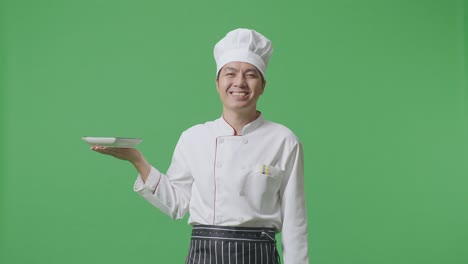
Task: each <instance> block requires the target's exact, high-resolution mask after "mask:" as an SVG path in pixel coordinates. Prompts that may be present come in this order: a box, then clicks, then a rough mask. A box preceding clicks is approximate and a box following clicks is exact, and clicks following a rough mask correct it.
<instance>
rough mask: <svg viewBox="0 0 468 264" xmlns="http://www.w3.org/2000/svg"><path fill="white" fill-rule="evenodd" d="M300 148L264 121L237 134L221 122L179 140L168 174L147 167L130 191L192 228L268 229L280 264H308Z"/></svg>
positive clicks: (285, 133) (288, 134) (279, 127)
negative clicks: (277, 244) (278, 241)
mask: <svg viewBox="0 0 468 264" xmlns="http://www.w3.org/2000/svg"><path fill="white" fill-rule="evenodd" d="M303 167H304V165H303V152H302V145H301V143H300V142H299V140H298V139H297V137H296V136H295V135H294V134H293V133H292V132H291V131H290V130H289V129H288V128H286V127H284V126H282V125H280V124H276V123H273V122H270V121H266V120H264V119H263V116H262V115H260V116H259V117H258V118H257V119H256V120H254V121H253V122H251V123H249V124H247V125H246V126H244V128H243V129H242V133H241V136H234V129H233V128H232V127H231V126H230V125H229V124H228V123H227V122H226V121H225V120H224V119H223V118H222V117H221V118H219V119H217V120H215V121H212V122H207V123H205V124H200V125H196V126H194V127H192V128H190V129H188V130H186V131H185V132H183V134H182V135H181V137H180V139H179V141H178V143H177V146H176V148H175V151H174V156H173V159H172V163H171V165H170V167H169V169H168V171H167V173H166V174H162V173H161V172H159V171H158V170H157V169H156V168H154V167H152V169H151V172H150V175H149V177H148V178H147V180H146V182H145V183H144V182H143V180H142V179H141V176H140V175H139V176H138V178H137V180H136V182H135V185H134V190H135V191H136V192H138V193H139V194H140V195H141V196H143V197H144V198H145V199H147V200H148V201H149V202H150V203H151V204H153V205H154V206H155V207H157V208H159V209H160V210H161V211H163V212H164V213H165V214H167V215H169V216H170V217H171V218H173V219H180V218H182V217H184V215H185V214H186V213H187V211H189V214H190V217H189V221H188V222H189V224H191V225H197V224H201V225H218V226H246V227H247V226H248V227H273V228H275V229H276V230H277V232H280V231H281V232H282V246H283V260H284V263H285V264H306V263H309V257H308V239H307V220H306V206H305V197H304V170H303Z"/></svg>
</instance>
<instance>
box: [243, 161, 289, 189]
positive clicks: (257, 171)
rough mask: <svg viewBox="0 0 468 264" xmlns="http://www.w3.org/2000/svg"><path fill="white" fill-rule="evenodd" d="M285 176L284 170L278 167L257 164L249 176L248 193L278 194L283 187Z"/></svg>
mask: <svg viewBox="0 0 468 264" xmlns="http://www.w3.org/2000/svg"><path fill="white" fill-rule="evenodd" d="M283 176H284V171H283V170H281V169H280V168H278V167H274V166H270V165H266V164H257V165H255V166H254V167H253V168H252V171H251V173H250V175H249V177H248V178H247V182H246V183H247V184H246V189H247V193H249V194H250V195H253V196H255V194H257V195H265V194H276V193H277V192H278V191H279V189H280V187H281V181H282V179H283Z"/></svg>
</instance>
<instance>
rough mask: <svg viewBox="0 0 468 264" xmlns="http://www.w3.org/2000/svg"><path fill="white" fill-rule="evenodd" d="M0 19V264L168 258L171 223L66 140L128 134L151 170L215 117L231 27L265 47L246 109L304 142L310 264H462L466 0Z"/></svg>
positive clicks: (56, 9)
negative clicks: (256, 97) (216, 51)
mask: <svg viewBox="0 0 468 264" xmlns="http://www.w3.org/2000/svg"><path fill="white" fill-rule="evenodd" d="M0 22H1V23H0V29H1V33H0V59H1V60H0V67H1V71H0V85H1V94H0V96H1V99H0V103H1V106H0V110H1V116H0V117H1V118H2V120H1V124H0V125H1V132H2V136H1V144H2V147H1V154H2V158H1V179H0V195H1V196H0V197H1V204H0V205H1V208H0V228H1V229H0V243H1V244H0V263H5V264H10V263H11V264H17V263H18V264H19V263H21V264H22V263H48V264H49V263H50V264H53V263H67V264H68V263H69V264H72V263H170V264H172V263H183V261H184V258H185V255H186V252H187V248H188V243H189V236H190V227H189V226H188V225H187V219H184V220H181V221H172V220H170V219H169V218H168V217H167V216H165V215H163V214H162V213H161V212H159V211H158V210H157V209H155V208H153V207H152V206H151V205H150V204H149V203H147V202H146V201H144V200H143V199H142V198H141V197H139V196H138V195H137V194H136V193H134V192H133V190H132V188H133V182H134V180H135V178H136V175H137V174H136V171H135V170H134V169H133V167H132V166H131V165H130V164H128V163H126V162H123V161H118V160H115V159H112V158H110V157H106V156H102V155H99V154H97V153H95V152H91V151H90V150H89V147H88V146H87V144H85V143H84V142H82V141H81V139H80V137H82V136H128V137H143V138H144V142H143V143H142V144H141V145H140V147H139V149H140V150H141V151H142V152H143V153H145V155H146V156H147V158H148V160H150V161H151V163H152V164H153V165H154V166H156V167H158V168H160V169H161V170H163V171H165V170H166V169H167V167H168V166H169V163H170V160H171V156H172V151H173V148H174V146H175V144H176V141H177V139H178V137H179V135H180V134H181V132H182V131H183V130H185V129H186V128H188V127H190V126H192V125H194V124H197V123H202V122H205V121H207V120H213V119H216V118H218V117H219V116H220V114H221V104H220V102H219V99H218V97H217V94H216V91H215V85H214V78H215V63H214V60H213V56H212V49H213V46H214V44H215V43H216V41H217V40H219V39H220V38H221V37H223V36H224V35H225V34H226V33H227V32H228V31H230V30H232V29H234V28H237V27H247V28H254V29H256V30H258V31H259V32H261V33H263V34H265V35H266V36H268V37H269V38H270V39H271V40H272V41H273V45H274V47H275V52H274V54H273V57H272V59H271V63H270V68H269V70H268V73H267V80H268V84H267V88H266V91H265V94H264V95H263V97H262V98H261V101H260V103H259V109H260V110H261V111H262V112H263V113H264V116H265V118H266V119H269V120H273V121H276V122H279V123H282V124H285V125H286V126H288V127H290V128H291V129H292V130H293V131H294V132H295V133H296V134H297V135H298V137H299V138H300V139H301V141H302V142H303V144H304V148H305V162H306V179H305V181H306V186H305V188H306V192H307V207H308V222H309V229H310V233H309V239H310V255H311V263H320V264H338V263H340V264H341V263H359V264H367V263H369V264H371V263H372V264H375V263H379V264H387V263H388V264H406V263H407V264H415V263H421V264H422V263H424V264H435V263H443V264H447V263H450V264H452V263H453V264H465V263H468V250H467V248H468V226H467V223H468V192H467V186H468V179H467V178H468V177H467V176H468V152H467V147H468V140H467V136H468V120H467V118H468V97H467V96H468V93H467V92H468V85H467V83H468V81H467V77H468V70H467V69H468V67H467V65H468V49H467V45H468V31H467V30H468V4H467V3H466V1H462V0H424V1H423V0H413V1H408V0H392V1H390V0H387V1H379V0H377V1H376V0H354V1H351V0H348V1H346V0H342V1H325V0H315V1H314V0H312V1H297V0H292V1H266V0H256V1H244V0H240V1H235V2H232V1H231V2H229V1H210V0H207V1H185V2H181V1H144V0H133V1H122V0H120V1H115V0H113V1H111V0H94V1H93V0H81V1H64V0H44V1H32V0H29V1H28V0H3V1H2V2H0ZM288 264H289V263H288Z"/></svg>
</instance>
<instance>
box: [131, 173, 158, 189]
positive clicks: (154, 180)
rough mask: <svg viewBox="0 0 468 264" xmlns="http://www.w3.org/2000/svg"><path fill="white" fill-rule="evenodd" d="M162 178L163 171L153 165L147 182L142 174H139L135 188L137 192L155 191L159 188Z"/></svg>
mask: <svg viewBox="0 0 468 264" xmlns="http://www.w3.org/2000/svg"><path fill="white" fill-rule="evenodd" d="M160 180H161V173H160V172H159V171H158V170H157V169H155V168H154V167H151V171H150V174H149V175H148V178H147V179H146V182H143V179H142V178H141V175H140V174H138V177H137V179H136V181H135V184H134V185H133V190H134V191H135V192H150V193H154V192H155V191H156V189H157V188H158V185H159V181H160Z"/></svg>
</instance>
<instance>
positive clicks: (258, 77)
mask: <svg viewBox="0 0 468 264" xmlns="http://www.w3.org/2000/svg"><path fill="white" fill-rule="evenodd" d="M265 84H266V82H265V81H264V79H263V77H262V74H261V73H260V71H259V70H258V69H257V68H256V67H255V66H253V65H252V64H250V63H246V62H230V63H227V64H226V65H224V67H223V68H222V69H221V70H220V72H219V76H218V78H217V79H216V87H217V89H218V93H219V97H220V99H221V101H222V102H223V107H224V110H225V111H226V110H228V111H234V112H238V113H244V112H255V111H256V110H257V109H256V107H257V101H258V98H259V97H260V95H262V94H263V91H264V89H265Z"/></svg>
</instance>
